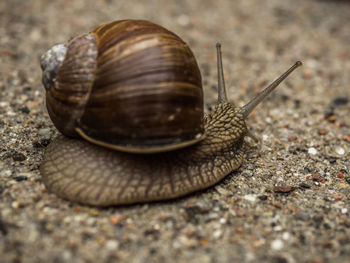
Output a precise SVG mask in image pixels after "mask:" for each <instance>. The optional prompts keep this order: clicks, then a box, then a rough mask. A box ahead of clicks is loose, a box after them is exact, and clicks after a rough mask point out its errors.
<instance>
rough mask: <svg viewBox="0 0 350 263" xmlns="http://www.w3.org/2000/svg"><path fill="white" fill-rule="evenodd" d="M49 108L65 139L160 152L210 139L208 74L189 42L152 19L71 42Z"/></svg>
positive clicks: (116, 24)
mask: <svg viewBox="0 0 350 263" xmlns="http://www.w3.org/2000/svg"><path fill="white" fill-rule="evenodd" d="M65 47H66V55H65V59H64V60H63V62H62V63H61V65H60V68H59V70H58V73H57V76H56V78H55V80H54V81H52V82H54V83H53V85H52V87H50V88H49V89H47V108H48V112H49V115H50V117H51V119H52V121H53V122H54V124H55V126H56V127H57V128H58V129H59V130H60V131H61V132H62V133H63V134H65V135H68V136H75V137H76V136H78V134H77V132H78V133H79V134H80V135H82V136H83V137H86V138H87V139H91V140H92V141H94V142H96V143H97V144H99V143H100V144H106V145H104V146H107V147H108V146H111V147H112V148H113V147H114V146H115V145H119V146H121V147H122V148H123V147H131V148H132V147H136V148H141V149H143V148H147V149H149V148H150V147H151V148H152V147H153V148H157V149H162V148H163V147H165V148H166V147H169V145H170V147H171V145H181V144H183V143H187V142H192V143H194V142H196V141H198V140H199V139H200V138H201V136H202V134H203V91H202V84H201V75H200V71H199V68H198V65H197V62H196V60H195V58H194V55H193V53H192V51H191V50H190V48H189V47H188V46H187V44H186V43H185V42H184V41H183V40H181V39H180V38H179V37H178V36H177V35H175V34H174V33H172V32H170V31H169V30H167V29H165V28H163V27H161V26H159V25H156V24H153V23H151V22H148V21H138V20H124V21H115V22H111V23H108V24H105V25H102V26H100V27H98V28H96V29H95V30H93V31H92V32H91V33H88V34H83V35H80V36H77V37H75V38H73V39H71V40H70V41H68V43H66V44H65Z"/></svg>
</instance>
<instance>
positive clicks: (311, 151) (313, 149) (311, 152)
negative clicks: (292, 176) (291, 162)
mask: <svg viewBox="0 0 350 263" xmlns="http://www.w3.org/2000/svg"><path fill="white" fill-rule="evenodd" d="M307 152H308V153H309V154H312V155H315V154H317V150H316V149H315V148H314V147H311V148H309V149H308V150H307Z"/></svg>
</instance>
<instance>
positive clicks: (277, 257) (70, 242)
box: [0, 0, 350, 263]
mask: <svg viewBox="0 0 350 263" xmlns="http://www.w3.org/2000/svg"><path fill="white" fill-rule="evenodd" d="M127 18H133V19H147V20H151V21H153V22H156V23H158V24H161V25H163V26H165V27H166V28H168V29H170V30H171V31H173V32H175V33H176V34H178V35H179V36H181V37H182V38H183V39H184V40H185V41H186V42H187V43H188V44H189V45H190V46H191V48H192V50H193V52H194V53H195V55H196V58H197V60H198V64H199V66H200V69H201V72H202V76H203V85H204V94H205V107H206V108H209V107H210V106H212V105H214V104H215V101H216V87H217V84H216V79H217V76H216V53H215V43H216V42H217V41H220V42H221V43H222V46H223V60H224V68H225V77H226V86H227V88H228V90H229V98H230V100H231V101H234V102H235V103H236V104H237V105H244V103H245V102H247V101H248V100H249V99H250V98H252V97H253V96H254V95H255V94H256V93H257V92H258V91H259V90H261V89H262V88H263V87H265V86H266V85H267V84H268V83H269V82H271V81H272V80H273V79H275V78H276V77H277V76H279V75H280V74H281V73H282V72H283V71H285V70H286V69H287V68H288V67H289V66H291V65H292V64H293V63H294V62H295V61H296V60H301V61H303V63H304V66H303V67H302V68H300V69H298V70H297V71H296V72H295V73H293V75H292V76H290V78H289V79H288V80H287V81H285V82H284V83H283V84H282V85H281V86H280V87H279V89H278V90H277V91H275V92H274V94H273V95H271V96H270V98H269V99H268V100H266V101H265V102H264V103H263V104H262V105H261V106H259V107H258V108H257V109H256V111H255V112H254V113H253V115H252V116H251V117H250V118H249V120H248V126H249V127H250V129H251V130H252V131H253V132H254V133H255V134H257V135H258V136H259V137H260V139H261V142H260V143H259V144H255V143H254V142H252V141H251V140H247V145H246V154H245V157H244V159H245V161H244V163H243V164H242V166H241V168H240V169H239V170H238V171H236V172H234V173H232V174H230V175H229V176H227V177H226V178H225V179H224V180H223V181H222V182H220V183H219V184H217V185H216V186H214V187H211V188H209V189H208V190H206V191H202V192H199V193H196V194H192V195H189V196H187V197H184V198H181V199H177V200H173V201H168V202H157V203H152V204H140V205H132V206H124V207H113V208H107V209H98V208H94V207H87V206H82V205H79V204H76V203H72V202H68V201H65V200H62V199H60V198H58V197H56V196H55V195H53V194H50V193H48V192H47V191H46V189H45V187H44V185H43V183H42V181H41V176H40V173H39V169H38V168H39V165H40V162H41V160H42V156H43V152H44V150H45V147H46V146H47V145H48V144H49V143H50V141H52V139H53V138H54V137H55V136H57V135H58V132H57V130H56V129H55V128H54V126H53V125H52V123H51V121H50V119H49V117H48V114H47V112H46V108H45V105H44V97H45V94H44V89H43V87H42V85H41V70H40V66H39V63H38V61H39V57H40V55H41V54H42V53H43V52H45V51H46V50H47V49H48V48H49V47H50V46H52V45H53V44H56V43H59V42H64V41H66V40H67V39H69V38H70V37H72V36H74V35H76V34H80V33H83V32H87V31H89V30H91V29H93V28H94V27H96V26H98V25H99V24H102V23H104V22H107V21H111V20H120V19H127ZM349 28H350V2H349V1H346V0H344V1H336V0H333V1H331V0H329V1H326V0H323V1H321V0H308V1H306V0H294V1H279V0H267V1H260V0H237V1H230V0H217V1H209V0H204V1H203V0H202V1H199V0H193V1H185V0H164V1H160V0H149V1H126V0H125V1H124V0H120V1H117V0H98V1H96V0H95V1H93V0H91V1H90V0H85V1H84V0H57V1H45V0H36V1H34V0H28V1H21V0H2V1H1V2H0V138H1V139H0V262H117V261H118V262H119V261H120V262H275V263H285V262H288V263H294V262H312V263H328V262H350V202H349V198H350V166H349V163H350V162H349V159H350V151H349V149H350V144H349V143H350V128H349V127H350V119H349V115H350V102H349V99H350V30H349Z"/></svg>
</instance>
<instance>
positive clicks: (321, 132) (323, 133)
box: [318, 129, 327, 135]
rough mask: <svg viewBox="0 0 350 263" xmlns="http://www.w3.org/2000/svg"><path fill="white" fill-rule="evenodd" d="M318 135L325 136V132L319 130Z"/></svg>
mask: <svg viewBox="0 0 350 263" xmlns="http://www.w3.org/2000/svg"><path fill="white" fill-rule="evenodd" d="M318 134H319V135H326V134H327V130H325V129H322V130H319V131H318Z"/></svg>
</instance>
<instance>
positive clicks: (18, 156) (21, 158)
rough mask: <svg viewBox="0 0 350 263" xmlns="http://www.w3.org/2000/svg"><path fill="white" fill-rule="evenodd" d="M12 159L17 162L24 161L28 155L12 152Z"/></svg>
mask: <svg viewBox="0 0 350 263" xmlns="http://www.w3.org/2000/svg"><path fill="white" fill-rule="evenodd" d="M12 159H13V160H14V161H16V162H22V161H24V160H25V159H27V157H26V156H25V155H24V154H23V153H18V152H15V153H13V154H12Z"/></svg>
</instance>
